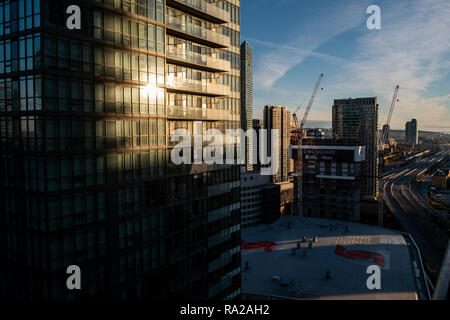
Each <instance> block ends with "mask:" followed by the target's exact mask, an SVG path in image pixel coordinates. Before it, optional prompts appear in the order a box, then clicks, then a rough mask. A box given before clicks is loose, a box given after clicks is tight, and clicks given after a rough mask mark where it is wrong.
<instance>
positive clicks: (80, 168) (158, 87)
mask: <svg viewBox="0 0 450 320" xmlns="http://www.w3.org/2000/svg"><path fill="white" fill-rule="evenodd" d="M70 5H78V6H79V7H80V9H81V29H80V30H68V28H67V26H66V19H67V18H68V17H69V16H70V14H67V13H66V9H67V7H69V6H70ZM239 44H240V9H239V0H228V1H223V0H219V1H214V2H213V1H205V0H203V1H201V0H166V1H164V0H90V1H86V0H85V1H82V0H70V1H66V0H14V1H13V0H11V1H2V2H0V124H1V126H0V143H1V156H0V165H1V166H0V171H1V173H0V177H1V182H0V192H1V197H0V211H1V215H0V295H6V296H12V297H15V298H19V299H20V298H31V299H73V298H102V299H103V298H106V299H108V298H114V299H140V298H142V299H144V298H152V297H158V298H164V297H190V298H196V299H209V298H215V299H232V298H234V297H236V296H238V295H239V293H240V217H239V206H240V205H239V188H240V180H239V167H238V166H232V165H229V166H202V165H199V166H190V165H182V166H175V165H174V164H172V163H171V160H170V154H171V150H172V148H173V146H174V144H175V143H174V142H171V139H170V134H171V133H172V132H173V131H174V130H175V129H176V128H186V129H188V130H189V131H190V132H191V133H193V130H194V127H198V124H201V127H200V128H201V130H203V131H204V130H207V129H209V128H217V129H220V130H222V131H224V130H225V129H227V128H239V127H240V114H239V113H240V92H239V81H240V71H239V68H240V62H239V60H240V57H239V56H240V55H239V52H240V48H239ZM194 122H197V123H196V125H195V124H194ZM69 265H78V266H79V267H80V268H81V272H82V273H81V274H82V289H81V290H74V291H69V290H68V289H67V287H66V279H67V277H68V275H67V274H66V268H67V267H68V266H69Z"/></svg>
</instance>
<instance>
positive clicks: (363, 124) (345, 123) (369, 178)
mask: <svg viewBox="0 0 450 320" xmlns="http://www.w3.org/2000/svg"><path fill="white" fill-rule="evenodd" d="M333 136H334V137H335V138H339V139H352V140H354V143H355V145H359V146H365V147H366V155H365V161H364V162H362V163H361V168H360V178H361V179H360V183H359V188H360V197H361V200H364V201H365V202H366V205H364V206H363V207H361V221H364V222H366V223H371V224H381V223H382V222H381V217H382V214H381V213H382V212H381V211H382V210H381V202H380V201H378V187H379V186H378V183H379V173H378V163H379V160H378V104H377V98H376V97H369V98H356V99H351V98H348V99H339V100H334V105H333Z"/></svg>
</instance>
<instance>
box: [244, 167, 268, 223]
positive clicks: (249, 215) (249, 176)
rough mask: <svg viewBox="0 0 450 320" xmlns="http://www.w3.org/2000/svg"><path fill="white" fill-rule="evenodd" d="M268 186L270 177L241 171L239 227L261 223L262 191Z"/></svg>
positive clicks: (259, 173) (262, 208)
mask: <svg viewBox="0 0 450 320" xmlns="http://www.w3.org/2000/svg"><path fill="white" fill-rule="evenodd" d="M269 185H270V176H267V175H261V172H259V171H257V170H255V171H246V170H244V169H242V170H241V226H242V227H243V228H246V227H250V226H254V225H257V224H260V223H262V221H263V214H262V212H263V210H264V209H265V208H264V206H263V196H262V194H263V190H264V189H265V188H267V187H268V186H269Z"/></svg>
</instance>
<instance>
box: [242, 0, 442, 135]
mask: <svg viewBox="0 0 450 320" xmlns="http://www.w3.org/2000/svg"><path fill="white" fill-rule="evenodd" d="M266 2H267V1H266V0H263V1H258V2H256V1H246V2H243V3H242V16H243V17H245V19H243V23H242V35H241V41H248V42H249V43H250V44H251V45H252V46H253V48H254V68H255V70H254V87H255V88H254V117H255V118H262V108H263V106H264V105H266V104H281V105H286V106H288V108H289V109H290V110H291V112H292V111H294V110H295V109H296V108H297V107H298V106H299V105H302V110H301V111H300V113H301V114H302V113H303V111H304V105H305V102H304V101H305V98H306V97H308V96H309V94H310V92H311V90H312V87H313V82H314V78H315V77H316V76H317V74H320V73H321V72H323V73H325V78H324V82H323V84H322V87H323V88H324V90H323V91H322V92H321V93H320V94H319V95H318V96H317V98H316V102H315V104H314V107H313V109H312V110H311V114H310V116H309V120H310V121H308V122H307V123H306V126H312V127H315V126H323V127H331V106H332V104H333V99H343V98H348V97H361V96H377V98H378V100H379V105H380V106H379V110H380V118H379V124H378V125H379V127H380V128H381V126H382V125H383V124H384V123H385V121H386V118H387V113H388V111H389V103H390V99H391V97H392V92H393V91H394V88H395V85H397V84H400V85H401V88H402V89H401V92H400V93H399V100H400V101H399V102H398V105H397V108H396V110H395V113H394V116H393V118H392V123H391V128H392V129H393V130H401V129H403V128H404V123H405V122H406V121H407V120H408V119H411V118H417V119H420V121H421V130H428V131H440V132H446V133H449V132H450V116H449V115H450V94H449V90H448V88H449V87H450V76H449V73H448V70H449V69H450V68H449V66H450V63H449V61H450V59H449V57H450V46H449V43H450V34H449V33H448V32H446V30H448V29H449V28H450V23H449V19H446V17H448V16H449V15H450V4H449V3H448V2H445V1H401V2H396V3H395V4H394V3H390V2H387V1H379V2H377V3H376V4H377V5H378V6H379V7H380V9H381V30H369V29H368V28H367V27H366V19H367V18H368V17H369V14H367V13H366V9H367V7H368V6H369V5H371V4H372V3H370V2H369V1H358V2H356V1H344V2H342V3H338V4H330V3H329V2H326V1H315V2H311V1H309V2H298V1H293V0H285V1H277V2H276V3H275V4H274V5H273V6H267V5H264V4H265V3H266ZM249 12H252V14H251V15H249V14H248V13H249ZM281 17H283V18H281ZM270 20H276V21H277V23H276V24H271V23H266V22H267V21H270ZM418 44H420V45H418ZM423 44H426V47H427V50H423Z"/></svg>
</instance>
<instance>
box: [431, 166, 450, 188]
mask: <svg viewBox="0 0 450 320" xmlns="http://www.w3.org/2000/svg"><path fill="white" fill-rule="evenodd" d="M449 180H450V170H442V169H440V170H438V171H437V172H436V173H435V174H434V175H433V176H432V177H431V185H432V186H433V187H435V188H438V189H440V190H447V187H448V181H449Z"/></svg>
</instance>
